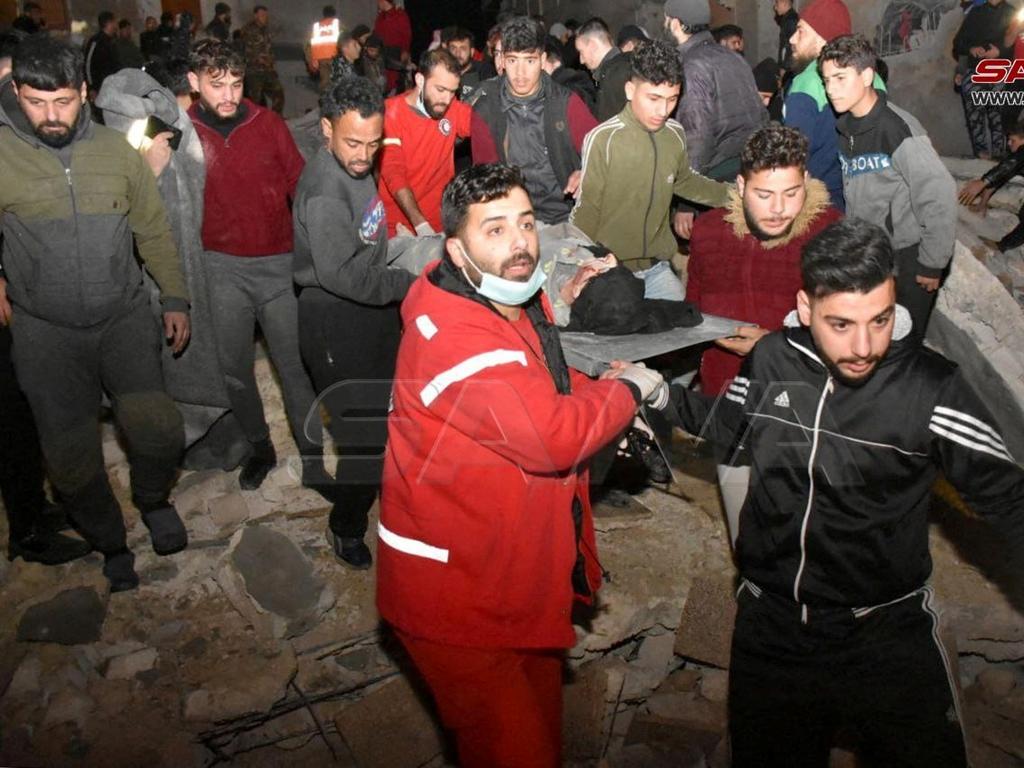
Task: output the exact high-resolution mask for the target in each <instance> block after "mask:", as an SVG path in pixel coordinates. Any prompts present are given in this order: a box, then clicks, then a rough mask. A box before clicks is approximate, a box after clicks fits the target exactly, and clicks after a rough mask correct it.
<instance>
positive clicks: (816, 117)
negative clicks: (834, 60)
mask: <svg viewBox="0 0 1024 768" xmlns="http://www.w3.org/2000/svg"><path fill="white" fill-rule="evenodd" d="M852 29H853V27H852V24H851V23H850V11H849V9H848V8H847V7H846V5H845V3H843V0H813V2H811V3H810V4H808V6H807V7H806V8H804V9H803V11H801V12H800V21H799V22H798V23H797V25H796V32H795V33H793V36H792V37H791V38H790V39H789V42H790V44H791V45H792V47H793V67H794V70H795V71H796V72H798V73H799V74H797V76H796V77H794V78H793V82H792V83H791V84H790V87H789V91H788V92H787V93H786V99H785V102H784V104H783V107H782V116H783V121H784V122H785V124H786V125H789V126H792V127H793V128H797V129H799V130H800V131H802V132H803V134H804V135H805V136H806V137H807V140H808V141H810V143H811V155H810V160H809V161H808V163H807V170H808V171H809V172H810V174H811V176H813V177H814V178H816V179H819V180H820V181H823V182H825V186H826V187H828V193H829V196H830V197H831V198H832V205H834V206H836V208H838V209H839V210H841V211H845V210H846V203H845V201H844V199H843V172H842V169H841V168H840V167H839V155H838V153H837V152H836V116H835V113H834V112H833V111H832V107H831V105H830V104H829V102H828V96H826V95H825V86H824V85H822V82H821V75H820V73H819V71H818V54H820V53H821V49H822V48H824V47H825V44H826V43H828V42H829V41H831V40H834V39H835V38H837V37H839V36H840V35H848V34H850V33H851V32H852ZM874 87H875V89H876V90H881V91H884V90H885V83H883V82H882V79H881V78H880V77H877V76H876V77H875V83H874Z"/></svg>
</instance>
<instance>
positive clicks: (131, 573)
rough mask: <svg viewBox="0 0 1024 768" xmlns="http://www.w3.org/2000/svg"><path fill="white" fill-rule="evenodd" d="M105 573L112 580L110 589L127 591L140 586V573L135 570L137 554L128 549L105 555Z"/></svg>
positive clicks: (112, 590) (108, 579) (112, 591)
mask: <svg viewBox="0 0 1024 768" xmlns="http://www.w3.org/2000/svg"><path fill="white" fill-rule="evenodd" d="M103 575H104V576H106V577H107V581H109V582H110V591H111V593H114V592H127V591H128V590H129V589H135V588H136V587H138V586H139V574H137V573H136V572H135V555H133V554H132V553H131V552H129V551H128V550H127V549H122V550H121V551H120V552H114V553H111V554H108V555H106V556H105V558H104V561H103Z"/></svg>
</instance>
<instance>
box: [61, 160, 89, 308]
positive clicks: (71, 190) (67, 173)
mask: <svg viewBox="0 0 1024 768" xmlns="http://www.w3.org/2000/svg"><path fill="white" fill-rule="evenodd" d="M64 178H66V179H67V180H68V195H69V196H70V197H71V218H72V219H73V220H74V222H75V255H77V256H78V270H79V275H78V276H79V280H78V300H79V302H81V304H80V306H81V309H82V311H83V312H84V311H85V281H84V280H83V279H82V278H83V277H84V275H83V274H82V243H81V242H80V241H79V233H78V203H77V201H76V200H75V185H74V183H73V182H72V181H71V166H70V165H66V166H64Z"/></svg>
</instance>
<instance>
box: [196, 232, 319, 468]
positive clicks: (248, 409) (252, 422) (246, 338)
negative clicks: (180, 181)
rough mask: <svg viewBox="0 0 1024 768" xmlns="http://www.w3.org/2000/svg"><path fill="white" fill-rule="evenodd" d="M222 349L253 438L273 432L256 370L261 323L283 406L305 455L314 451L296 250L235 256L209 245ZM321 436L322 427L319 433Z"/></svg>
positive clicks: (236, 407) (236, 404) (233, 394)
mask: <svg viewBox="0 0 1024 768" xmlns="http://www.w3.org/2000/svg"><path fill="white" fill-rule="evenodd" d="M206 257H207V265H208V266H209V272H208V276H209V280H210V295H211V296H212V297H213V303H212V305H211V306H212V309H213V323H214V333H216V335H217V353H218V355H219V356H220V363H221V366H222V367H223V369H224V379H225V383H226V385H227V390H228V399H229V400H230V401H231V410H232V411H234V414H235V418H237V419H238V423H239V424H241V425H242V431H243V432H244V433H245V436H246V438H247V439H248V440H249V442H251V443H258V442H260V441H262V440H266V439H268V438H269V437H270V427H269V426H268V425H267V420H266V417H265V416H264V415H263V401H262V400H260V391H259V388H258V387H257V385H256V374H255V373H254V371H253V362H254V361H253V343H254V338H255V334H256V323H257V322H258V323H259V325H260V330H261V331H263V338H265V339H266V340H267V347H268V348H269V349H270V360H271V362H273V364H274V368H275V369H276V370H277V375H278V377H279V378H280V379H281V392H282V395H283V397H284V409H285V413H287V415H288V424H289V426H290V427H291V430H292V436H293V437H294V438H295V442H296V444H297V445H298V447H299V452H300V453H301V454H303V455H305V454H310V453H315V452H316V451H315V450H314V449H313V440H312V439H311V438H310V437H308V436H307V435H306V434H305V431H304V429H303V424H304V423H305V421H306V417H307V416H308V415H309V413H310V411H311V410H313V401H314V399H315V396H314V394H313V386H312V384H310V381H309V374H307V373H306V369H305V368H304V367H303V365H302V357H301V355H300V354H299V310H298V302H297V300H296V298H295V284H294V283H293V282H292V255H291V254H290V253H284V254H278V255H275V256H256V257H247V256H231V255H230V254H225V253H216V252H214V251H207V253H206ZM315 434H316V436H317V439H319V434H320V433H319V431H317V432H316V433H315Z"/></svg>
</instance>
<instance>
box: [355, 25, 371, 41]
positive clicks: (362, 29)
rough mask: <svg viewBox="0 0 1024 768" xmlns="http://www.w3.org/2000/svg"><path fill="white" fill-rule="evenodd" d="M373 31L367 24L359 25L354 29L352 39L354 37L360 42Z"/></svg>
mask: <svg viewBox="0 0 1024 768" xmlns="http://www.w3.org/2000/svg"><path fill="white" fill-rule="evenodd" d="M372 31H373V30H372V29H370V28H369V27H368V26H366V25H365V24H357V25H356V26H354V27H352V37H354V38H355V39H356V40H358V39H359V38H360V37H362V36H363V35H368V34H370V33H371V32H372Z"/></svg>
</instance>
